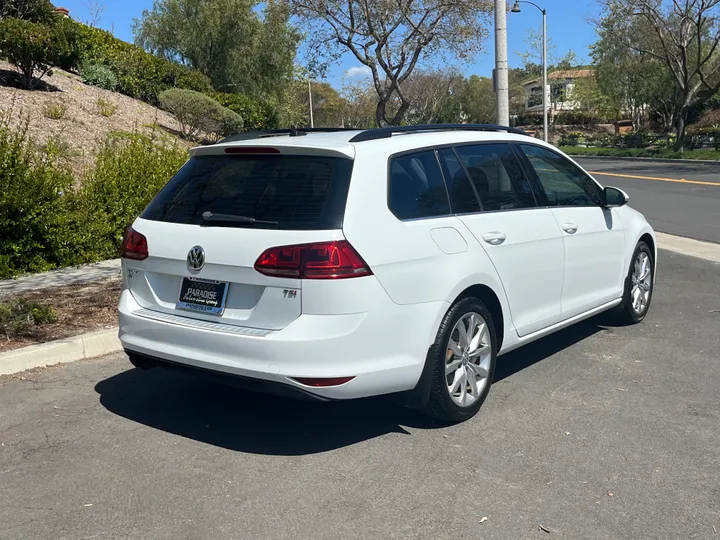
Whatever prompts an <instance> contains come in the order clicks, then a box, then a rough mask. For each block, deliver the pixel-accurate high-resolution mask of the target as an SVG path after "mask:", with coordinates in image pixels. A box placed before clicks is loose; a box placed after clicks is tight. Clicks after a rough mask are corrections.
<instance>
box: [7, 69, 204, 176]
mask: <svg viewBox="0 0 720 540" xmlns="http://www.w3.org/2000/svg"><path fill="white" fill-rule="evenodd" d="M14 79H15V75H14V68H13V67H12V66H11V65H10V64H8V63H7V62H3V61H0V109H2V110H4V111H8V110H9V111H10V114H11V121H12V123H13V124H17V123H19V122H20V121H21V119H22V118H24V117H27V118H29V121H30V124H29V133H30V136H31V137H32V139H33V140H34V141H35V142H37V143H38V144H44V143H46V142H47V141H48V139H49V138H50V137H54V136H56V137H57V136H59V137H61V138H62V140H64V141H66V143H67V147H68V151H69V155H70V156H71V163H72V166H73V170H74V171H75V172H76V173H79V172H80V171H82V169H83V167H84V166H85V165H87V164H90V163H92V159H93V153H94V149H95V147H96V145H97V143H98V141H99V140H101V139H102V138H104V137H105V136H106V135H107V134H108V133H110V132H112V131H133V130H138V131H146V132H149V131H150V130H152V129H153V125H156V126H157V127H156V129H160V130H161V131H162V132H164V133H167V134H168V135H169V136H171V137H173V138H174V139H175V140H177V141H178V143H179V144H181V145H183V146H185V147H188V148H189V147H190V146H191V144H190V143H188V142H187V141H185V140H183V139H180V138H179V137H177V130H178V125H177V122H176V121H175V120H174V119H173V117H172V116H170V115H169V114H167V113H166V112H164V111H161V110H160V109H157V108H156V107H153V106H151V105H148V104H147V103H143V102H142V101H138V100H135V99H133V98H130V97H127V96H124V95H122V94H118V93H117V92H111V91H109V90H103V89H102V88H98V87H96V86H90V85H86V84H84V83H83V82H82V79H81V78H80V77H79V76H78V75H75V74H73V73H68V72H67V71H63V70H61V69H56V68H55V69H53V75H52V76H51V77H47V76H46V77H45V78H44V79H43V81H44V82H45V83H46V85H45V86H46V88H45V89H43V90H32V91H29V90H23V89H20V88H16V87H13V86H12V84H14V83H13V81H14ZM63 109H64V112H63V113H62V115H61V117H60V118H53V116H55V117H57V116H58V115H59V113H60V111H63ZM103 113H104V114H103Z"/></svg>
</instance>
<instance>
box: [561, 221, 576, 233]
mask: <svg viewBox="0 0 720 540" xmlns="http://www.w3.org/2000/svg"><path fill="white" fill-rule="evenodd" d="M560 226H561V227H562V230H563V231H565V232H566V233H568V234H575V233H576V232H577V230H578V226H577V223H571V222H567V223H563V224H562V225H560Z"/></svg>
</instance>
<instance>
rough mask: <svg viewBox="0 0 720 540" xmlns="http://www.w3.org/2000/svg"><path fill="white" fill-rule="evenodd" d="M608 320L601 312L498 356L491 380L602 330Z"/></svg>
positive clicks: (513, 371) (515, 370) (510, 373)
mask: <svg viewBox="0 0 720 540" xmlns="http://www.w3.org/2000/svg"><path fill="white" fill-rule="evenodd" d="M610 321H611V319H610V318H609V317H607V316H605V315H603V314H601V315H597V316H595V317H592V318H590V319H587V320H585V321H581V322H579V323H576V324H574V325H572V326H569V327H568V328H565V329H563V330H559V331H557V332H555V333H553V334H550V335H549V336H547V337H544V338H542V339H538V340H537V341H534V342H532V343H530V344H528V345H527V346H525V347H520V348H519V349H515V350H514V351H511V352H509V353H507V354H504V355H502V356H500V357H499V358H498V361H497V367H496V368H495V378H494V379H493V382H498V381H501V380H503V379H506V378H508V377H510V376H511V375H514V374H515V373H517V372H519V371H522V370H523V369H525V368H528V367H530V366H532V365H534V364H537V363H538V362H540V361H542V360H545V359H546V358H548V357H550V356H552V355H554V354H556V353H558V352H560V351H562V350H564V349H567V348H568V347H572V346H573V345H575V344H576V343H579V342H580V341H582V340H584V339H587V338H589V337H590V336H592V335H595V334H597V333H598V332H603V331H604V330H606V329H607V327H608V326H612V325H611V324H609V323H610ZM491 391H492V390H491Z"/></svg>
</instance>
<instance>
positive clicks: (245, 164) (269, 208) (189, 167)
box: [141, 155, 352, 229]
mask: <svg viewBox="0 0 720 540" xmlns="http://www.w3.org/2000/svg"><path fill="white" fill-rule="evenodd" d="M351 171H352V161H351V160H349V159H344V158H333V157H316V156H287V155H283V156H279V155H257V156H256V155H242V156H228V155H212V156H197V157H194V158H192V159H190V161H188V162H187V163H186V164H185V165H184V166H183V168H182V169H180V171H179V172H178V173H177V174H176V175H175V176H174V177H173V179H172V180H170V182H168V184H167V185H166V186H165V187H164V188H163V189H162V190H161V191H160V193H159V194H158V195H157V196H156V197H155V198H154V199H153V201H152V202H151V203H150V205H149V206H148V207H147V208H146V209H145V211H144V212H143V214H142V216H141V217H142V218H144V219H151V220H155V221H168V222H171V223H187V224H196V225H213V226H230V227H256V228H281V229H337V228H340V227H342V219H343V215H344V212H345V200H346V199H347V191H348V186H349V182H350V173H351ZM206 211H210V212H213V213H216V214H217V213H219V214H233V215H239V216H246V217H250V218H254V219H256V220H261V221H267V222H277V225H274V224H272V223H254V224H252V223H239V222H212V223H209V222H207V221H205V220H204V219H203V218H202V214H203V212H206Z"/></svg>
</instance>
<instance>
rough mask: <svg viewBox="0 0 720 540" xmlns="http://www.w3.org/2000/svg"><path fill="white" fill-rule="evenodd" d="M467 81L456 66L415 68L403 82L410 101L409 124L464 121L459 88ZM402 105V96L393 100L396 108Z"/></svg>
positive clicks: (406, 118) (407, 118) (404, 92)
mask: <svg viewBox="0 0 720 540" xmlns="http://www.w3.org/2000/svg"><path fill="white" fill-rule="evenodd" d="M463 81H464V78H463V76H462V75H460V73H459V72H458V71H457V70H456V69H453V68H448V69H444V70H434V71H415V72H413V74H412V75H410V77H408V78H407V80H406V81H405V82H404V83H403V84H402V93H403V95H404V96H405V98H406V99H407V101H408V102H409V103H410V107H409V108H408V110H407V112H406V113H405V121H406V122H407V123H408V124H441V123H457V122H460V121H461V120H462V114H461V113H462V111H461V107H460V99H459V92H460V89H461V87H462V84H463ZM401 106H402V100H401V99H400V98H399V96H397V97H396V99H394V100H392V108H393V110H395V109H396V108H399V107H401Z"/></svg>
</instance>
